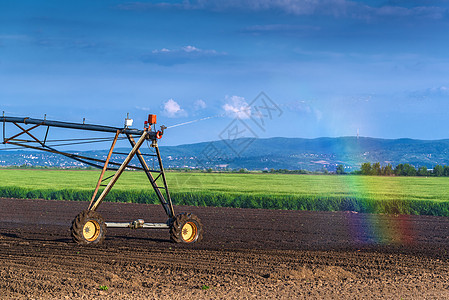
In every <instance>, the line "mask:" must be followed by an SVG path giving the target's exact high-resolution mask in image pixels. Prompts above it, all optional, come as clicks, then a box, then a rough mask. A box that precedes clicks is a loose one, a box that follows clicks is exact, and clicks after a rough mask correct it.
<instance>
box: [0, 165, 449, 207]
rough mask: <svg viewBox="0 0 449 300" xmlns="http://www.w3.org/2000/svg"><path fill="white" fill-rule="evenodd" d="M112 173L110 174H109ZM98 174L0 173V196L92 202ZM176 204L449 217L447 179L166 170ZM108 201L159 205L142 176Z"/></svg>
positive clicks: (129, 179) (122, 184)
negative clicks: (91, 198)
mask: <svg viewBox="0 0 449 300" xmlns="http://www.w3.org/2000/svg"><path fill="white" fill-rule="evenodd" d="M111 174H112V173H111ZM98 176H99V171H84V170H83V171H79V170H76V171H75V170H70V171H69V170H12V169H2V170H0V196H1V197H10V198H43V199H57V200H63V199H64V200H84V201H85V200H90V197H91V193H92V191H93V189H94V187H95V184H96V181H97V179H98ZM167 180H168V185H169V188H170V191H171V194H172V197H173V201H174V203H175V204H182V205H199V206H218V207H220V206H223V207H244V208H271V209H292V210H324V211H326V210H327V211H338V210H348V211H358V212H368V213H401V214H402V213H404V214H429V215H441V216H449V190H448V187H449V178H445V177H438V178H437V177H377V176H350V175H346V176H331V175H287V174H234V173H232V174H230V173H181V172H168V173H167ZM107 201H112V202H136V203H149V204H155V203H157V199H156V197H155V195H154V192H153V190H152V188H151V186H150V185H149V183H148V181H147V179H146V176H145V174H144V173H142V172H125V173H124V174H123V175H122V177H121V178H120V179H119V181H118V182H117V184H116V185H115V187H114V188H113V190H112V191H111V193H110V194H109V195H108V198H107Z"/></svg>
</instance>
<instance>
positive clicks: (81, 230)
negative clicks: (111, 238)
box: [70, 210, 106, 245]
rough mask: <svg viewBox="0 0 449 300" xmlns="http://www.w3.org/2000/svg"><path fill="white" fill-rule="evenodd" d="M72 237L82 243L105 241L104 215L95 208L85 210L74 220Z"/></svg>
mask: <svg viewBox="0 0 449 300" xmlns="http://www.w3.org/2000/svg"><path fill="white" fill-rule="evenodd" d="M70 231H71V234H72V239H73V241H74V242H75V243H78V244H80V245H97V244H101V243H102V242H103V241H104V238H105V235H106V224H105V223H104V219H103V217H102V216H101V215H100V214H99V213H97V212H96V211H93V210H84V211H82V212H81V213H80V214H79V215H77V216H76V218H75V219H74V220H73V221H72V227H71V228H70Z"/></svg>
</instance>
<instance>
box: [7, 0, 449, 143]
mask: <svg viewBox="0 0 449 300" xmlns="http://www.w3.org/2000/svg"><path fill="white" fill-rule="evenodd" d="M261 92H263V94H260V93H261ZM448 109H449V1H447V0H441V1H431V0H427V1H425V0H421V1H419V0H416V1H413V0H409V1H405V0H396V1H377V0H365V1H346V0H323V1H318V0H242V1H238V0H229V1H219V0H210V1H206V0H197V1H194V0H192V1H164V2H159V1H133V2H126V1H118V0H115V1H15V0H11V1H8V0H3V1H1V2H0V110H4V111H5V112H6V114H7V115H11V116H30V117H37V118H39V117H43V115H44V114H47V118H49V119H50V118H51V119H55V120H65V121H75V122H78V121H79V122H80V121H82V119H83V118H86V121H87V122H89V123H94V124H95V123H96V124H105V125H112V126H121V125H122V124H123V119H124V118H125V116H126V113H130V116H131V117H132V118H133V119H134V122H135V123H134V125H135V127H142V124H143V121H144V119H145V117H146V115H148V114H149V113H154V114H157V115H158V121H159V124H165V125H166V126H173V125H176V124H181V123H187V124H185V125H182V126H177V127H173V128H170V129H169V130H167V134H166V136H165V137H164V143H165V144H167V145H175V144H182V143H190V142H198V141H208V140H217V139H220V138H226V137H229V136H228V132H227V130H228V131H229V129H230V128H231V129H235V130H236V131H237V132H238V131H239V129H238V128H240V129H242V130H240V132H243V131H245V132H246V133H243V135H245V134H246V136H257V137H273V136H285V137H307V138H314V137H321V136H331V137H335V136H354V135H356V134H357V131H359V133H360V135H361V136H370V137H380V138H401V137H408V138H418V139H441V138H449V131H448V129H449V128H448V125H447V119H448V116H449V113H448ZM236 118H237V119H236ZM195 120H200V121H196V122H191V121H195ZM236 120H237V121H236ZM236 124H237V125H238V126H239V127H238V128H237V127H236Z"/></svg>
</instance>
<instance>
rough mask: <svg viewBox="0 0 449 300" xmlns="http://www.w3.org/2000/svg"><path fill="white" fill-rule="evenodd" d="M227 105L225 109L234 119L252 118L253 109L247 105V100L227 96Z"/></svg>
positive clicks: (224, 106)
mask: <svg viewBox="0 0 449 300" xmlns="http://www.w3.org/2000/svg"><path fill="white" fill-rule="evenodd" d="M226 101H227V103H226V104H225V105H223V109H224V110H225V112H226V113H227V114H228V116H231V117H233V118H240V119H248V118H249V117H250V116H251V107H250V106H249V105H248V103H246V101H245V98H243V97H239V96H231V97H229V96H226Z"/></svg>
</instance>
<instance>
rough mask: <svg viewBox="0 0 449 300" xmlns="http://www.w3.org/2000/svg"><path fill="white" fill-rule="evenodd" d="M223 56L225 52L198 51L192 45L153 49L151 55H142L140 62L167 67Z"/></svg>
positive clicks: (198, 49)
mask: <svg viewBox="0 0 449 300" xmlns="http://www.w3.org/2000/svg"><path fill="white" fill-rule="evenodd" d="M225 55H227V54H226V53H225V52H217V51H216V50H213V49H200V48H197V47H195V46H192V45H187V46H183V47H181V48H173V49H168V48H162V49H154V50H152V51H151V53H148V54H146V55H143V56H142V61H143V62H148V63H157V64H160V65H168V66H169V65H175V64H183V63H188V62H194V61H202V60H211V59H218V58H220V57H223V56H225Z"/></svg>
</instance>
